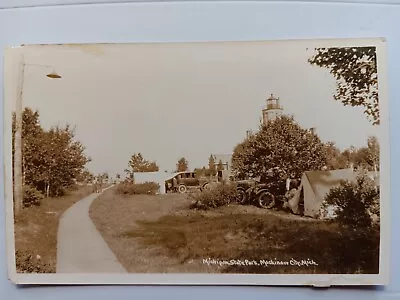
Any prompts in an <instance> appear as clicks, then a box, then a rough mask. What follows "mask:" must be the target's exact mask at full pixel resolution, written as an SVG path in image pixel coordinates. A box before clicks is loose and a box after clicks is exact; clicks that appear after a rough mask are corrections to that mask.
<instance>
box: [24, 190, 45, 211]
mask: <svg viewBox="0 0 400 300" xmlns="http://www.w3.org/2000/svg"><path fill="white" fill-rule="evenodd" d="M43 198H44V195H43V194H42V193H41V192H40V191H38V190H37V189H36V188H34V187H31V186H28V185H27V186H24V200H23V203H24V207H30V206H39V205H40V201H41V200H42V199H43Z"/></svg>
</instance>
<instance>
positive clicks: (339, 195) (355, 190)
mask: <svg viewBox="0 0 400 300" xmlns="http://www.w3.org/2000/svg"><path fill="white" fill-rule="evenodd" d="M329 207H330V208H331V210H332V211H333V217H334V219H335V220H337V221H338V222H339V223H340V224H342V225H349V226H351V227H370V226H371V225H373V224H379V216H380V214H379V187H377V186H376V185H375V182H374V181H373V180H372V179H370V178H369V177H368V176H367V175H366V174H359V175H358V176H357V180H356V181H355V182H351V181H342V182H341V183H340V185H339V186H338V187H335V188H332V189H331V190H330V191H329V193H328V195H327V196H326V197H325V201H324V204H323V206H322V208H323V211H322V213H323V214H324V213H326V212H327V211H328V209H329Z"/></svg>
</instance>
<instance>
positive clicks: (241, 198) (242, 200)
mask: <svg viewBox="0 0 400 300" xmlns="http://www.w3.org/2000/svg"><path fill="white" fill-rule="evenodd" d="M237 201H238V203H239V204H242V205H244V204H246V202H247V193H246V191H245V190H243V189H238V190H237Z"/></svg>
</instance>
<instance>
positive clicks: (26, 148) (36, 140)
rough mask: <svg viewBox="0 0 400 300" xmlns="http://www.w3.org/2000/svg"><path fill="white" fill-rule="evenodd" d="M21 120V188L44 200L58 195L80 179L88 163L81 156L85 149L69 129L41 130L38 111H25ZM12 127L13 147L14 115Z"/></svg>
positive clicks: (85, 157) (83, 154)
mask: <svg viewBox="0 0 400 300" xmlns="http://www.w3.org/2000/svg"><path fill="white" fill-rule="evenodd" d="M22 119H23V123H22V140H23V146H22V154H23V165H22V169H23V183H24V185H27V186H31V187H34V188H36V189H37V190H39V191H41V192H43V193H45V194H46V195H47V196H58V195H61V194H62V193H63V191H64V190H65V189H66V188H68V187H70V186H72V185H73V184H74V183H75V180H78V179H79V177H80V176H82V173H83V172H84V167H85V165H86V163H87V162H89V161H90V158H89V157H87V156H86V155H85V153H84V150H85V148H84V147H83V145H82V144H81V143H80V142H78V141H75V140H74V137H75V135H74V131H73V130H72V129H71V127H70V126H66V127H64V128H61V127H53V128H51V129H50V130H48V131H46V130H44V129H43V128H42V127H41V125H40V122H39V112H38V111H33V110H32V109H30V108H25V109H24V111H23V117H22ZM12 127H13V131H12V133H13V144H14V136H15V114H14V117H13V126H12ZM13 152H14V149H13ZM12 159H14V156H13V158H12Z"/></svg>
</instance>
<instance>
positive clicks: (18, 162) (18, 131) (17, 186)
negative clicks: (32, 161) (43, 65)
mask: <svg viewBox="0 0 400 300" xmlns="http://www.w3.org/2000/svg"><path fill="white" fill-rule="evenodd" d="M24 73H25V60H24V56H23V55H21V58H20V62H19V72H18V75H19V78H18V88H17V101H16V107H15V137H14V151H15V152H14V209H15V215H19V214H20V213H21V210H22V208H23V185H22V113H23V112H22V96H23V87H24Z"/></svg>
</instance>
